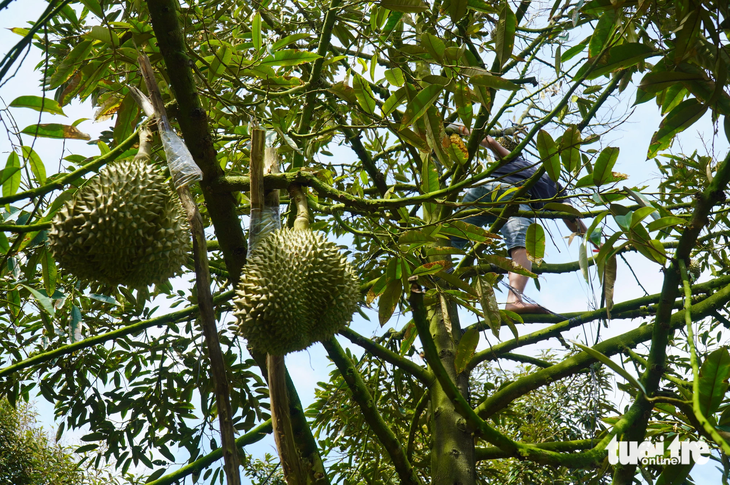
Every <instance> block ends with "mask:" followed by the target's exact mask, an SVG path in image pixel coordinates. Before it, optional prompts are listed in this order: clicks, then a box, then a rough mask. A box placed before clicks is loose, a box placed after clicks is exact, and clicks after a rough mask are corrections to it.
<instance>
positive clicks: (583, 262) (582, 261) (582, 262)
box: [578, 242, 590, 283]
mask: <svg viewBox="0 0 730 485" xmlns="http://www.w3.org/2000/svg"><path fill="white" fill-rule="evenodd" d="M578 267H579V268H580V272H581V273H582V274H583V279H585V280H586V283H589V282H590V278H588V254H586V245H585V243H583V242H581V243H580V246H579V247H578Z"/></svg>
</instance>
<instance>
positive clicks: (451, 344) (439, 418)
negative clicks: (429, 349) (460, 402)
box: [428, 300, 476, 485]
mask: <svg viewBox="0 0 730 485" xmlns="http://www.w3.org/2000/svg"><path fill="white" fill-rule="evenodd" d="M442 308H446V312H444V311H443V310H442ZM444 315H445V316H446V318H444ZM428 319H429V328H430V331H431V336H432V337H433V341H434V343H435V344H436V349H437V350H438V353H439V357H440V359H441V363H442V364H443V366H444V368H445V369H446V371H447V372H448V374H449V377H450V378H451V379H453V380H454V382H456V385H457V387H458V388H459V390H460V391H461V394H462V395H463V396H464V397H465V398H466V400H467V402H468V400H469V397H468V394H469V374H468V372H466V371H465V372H462V373H461V374H459V375H458V376H457V375H456V367H455V366H454V357H455V355H456V346H457V345H458V343H459V340H460V339H461V327H460V326H459V319H458V315H457V314H456V312H455V311H453V309H452V307H451V305H449V304H448V303H447V302H446V301H445V300H441V302H439V301H438V300H437V301H435V302H433V303H432V304H429V305H428ZM431 430H432V432H433V435H432V436H433V444H432V446H431V476H432V482H431V483H432V484H433V485H474V484H475V483H476V469H475V461H474V430H473V429H472V428H471V427H470V426H468V425H467V423H466V419H464V417H463V416H461V414H459V413H458V412H457V411H456V409H455V408H454V405H453V404H452V402H451V400H450V399H449V397H448V396H447V395H446V393H445V392H444V390H443V388H442V387H441V386H440V385H439V383H438V382H436V383H435V384H434V386H433V388H432V389H431Z"/></svg>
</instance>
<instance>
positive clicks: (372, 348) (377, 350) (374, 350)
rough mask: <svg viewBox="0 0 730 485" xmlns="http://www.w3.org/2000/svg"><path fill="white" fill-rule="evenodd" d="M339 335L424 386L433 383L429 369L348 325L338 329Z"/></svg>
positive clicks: (432, 376)
mask: <svg viewBox="0 0 730 485" xmlns="http://www.w3.org/2000/svg"><path fill="white" fill-rule="evenodd" d="M340 335H342V336H343V337H345V338H347V339H348V340H349V341H350V342H352V343H353V344H355V345H359V346H360V347H362V348H363V349H365V350H367V351H368V352H370V353H371V354H373V355H374V356H376V357H378V358H380V359H382V360H384V361H385V362H388V363H389V364H392V365H394V366H395V367H398V368H400V369H403V370H404V371H406V372H408V373H409V374H411V375H412V376H413V377H415V378H416V379H418V380H419V381H421V383H422V384H423V385H425V386H426V387H430V386H431V384H433V382H434V379H435V377H434V375H433V373H432V372H431V371H429V370H428V369H426V368H425V367H422V366H420V365H418V364H416V363H415V362H413V361H412V360H409V359H406V358H405V357H401V356H400V355H398V354H396V353H395V352H393V351H392V350H390V349H387V348H385V347H383V346H382V345H378V344H377V343H375V342H373V341H372V340H370V339H369V338H366V337H364V336H362V335H360V334H359V333H357V332H356V331H354V330H353V329H351V328H350V327H345V328H343V329H342V330H340Z"/></svg>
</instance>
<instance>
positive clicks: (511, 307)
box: [504, 301, 550, 314]
mask: <svg viewBox="0 0 730 485" xmlns="http://www.w3.org/2000/svg"><path fill="white" fill-rule="evenodd" d="M504 309H505V310H507V311H510V312H515V313H541V314H548V313H550V312H549V311H548V310H547V308H543V307H541V306H540V305H531V304H528V303H525V302H524V301H513V302H510V303H507V305H506V306H505V307H504Z"/></svg>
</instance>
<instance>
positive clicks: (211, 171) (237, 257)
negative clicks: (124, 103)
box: [147, 0, 246, 283]
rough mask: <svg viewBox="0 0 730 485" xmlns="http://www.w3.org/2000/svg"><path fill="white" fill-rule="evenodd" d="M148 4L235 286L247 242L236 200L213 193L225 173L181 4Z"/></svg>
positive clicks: (162, 0)
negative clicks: (197, 82) (196, 75)
mask: <svg viewBox="0 0 730 485" xmlns="http://www.w3.org/2000/svg"><path fill="white" fill-rule="evenodd" d="M147 4H148V6H149V10H150V17H151V19H152V28H153V29H154V31H155V36H156V37H157V43H158V45H159V47H160V52H161V54H162V57H163V59H164V61H165V66H166V67H167V71H168V73H169V74H170V75H169V76H168V78H169V80H170V85H171V87H172V89H173V91H174V92H175V98H176V99H177V104H178V117H177V120H178V123H179V124H180V129H181V130H182V133H183V138H184V139H185V144H186V145H187V147H188V149H189V150H190V153H191V154H192V155H193V158H194V159H195V162H196V163H197V164H198V166H199V167H200V168H201V170H202V171H203V181H202V182H201V188H202V189H203V195H204V196H205V203H206V207H207V210H208V214H209V215H210V218H211V221H212V222H213V226H214V227H215V232H216V235H217V236H218V241H219V242H220V245H221V250H222V251H223V257H224V259H225V261H226V266H227V267H228V273H229V275H230V278H231V280H232V282H233V283H235V282H237V281H238V279H239V277H240V275H241V268H242V267H243V265H244V263H245V261H246V240H245V238H244V236H243V229H242V228H241V223H240V221H239V220H238V214H237V212H236V206H237V203H236V199H235V198H234V197H233V195H232V194H221V193H214V192H213V191H212V190H211V186H210V184H211V182H212V181H213V180H216V179H217V178H219V177H221V176H222V175H223V169H221V167H220V164H219V163H218V161H217V160H216V153H215V149H214V147H213V139H212V137H211V135H210V129H209V127H208V118H207V116H206V113H205V110H204V109H203V107H202V106H201V103H200V99H199V96H198V90H197V87H196V86H195V81H194V79H193V71H192V68H191V65H192V62H191V61H190V58H189V57H188V56H187V46H186V44H185V39H184V38H183V34H182V31H181V29H180V23H179V21H178V16H177V6H178V3H177V2H176V1H174V0H148V2H147Z"/></svg>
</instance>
